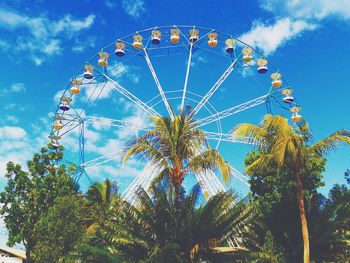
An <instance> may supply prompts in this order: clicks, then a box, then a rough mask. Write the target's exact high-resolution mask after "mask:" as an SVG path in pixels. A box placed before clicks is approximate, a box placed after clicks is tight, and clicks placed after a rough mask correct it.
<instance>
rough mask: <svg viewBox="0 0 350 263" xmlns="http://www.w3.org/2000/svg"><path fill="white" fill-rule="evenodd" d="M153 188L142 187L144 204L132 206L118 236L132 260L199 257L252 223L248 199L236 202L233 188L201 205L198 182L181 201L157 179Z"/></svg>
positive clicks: (193, 259) (191, 259)
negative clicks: (149, 190) (234, 232)
mask: <svg viewBox="0 0 350 263" xmlns="http://www.w3.org/2000/svg"><path fill="white" fill-rule="evenodd" d="M151 194H152V197H151V196H149V195H148V193H147V192H146V191H145V190H143V189H141V190H140V192H139V193H138V196H137V197H138V204H139V206H138V207H134V206H129V208H128V209H127V210H126V212H125V215H126V216H125V219H124V220H123V223H122V224H121V225H119V227H118V229H119V233H118V235H117V236H118V237H115V238H114V240H116V241H117V242H119V245H118V246H117V247H118V250H119V251H121V252H122V254H123V255H124V256H125V257H126V259H127V260H128V262H136V261H137V262H199V258H202V259H203V257H204V256H205V255H206V256H208V255H213V251H212V250H211V249H212V246H213V244H214V246H215V245H216V244H218V243H219V241H220V240H222V239H223V238H225V237H226V235H227V233H228V232H231V231H239V230H238V228H239V227H240V226H241V223H242V221H245V222H248V223H249V221H248V220H249V218H251V209H250V208H249V205H248V204H245V203H244V202H239V203H237V204H236V205H235V206H232V203H234V202H235V201H236V198H237V197H235V196H234V195H232V194H231V193H230V192H220V193H218V194H217V195H215V196H213V197H212V198H211V199H209V200H208V202H207V203H206V204H205V205H203V206H198V202H199V197H200V190H199V186H198V185H196V186H195V187H193V188H192V190H191V192H190V194H189V195H188V196H186V195H185V193H184V192H183V191H182V192H180V196H179V200H178V204H177V207H176V206H175V203H174V200H172V198H169V197H168V195H167V192H166V189H164V188H163V187H160V186H155V185H153V186H152V189H151ZM121 229H122V231H121ZM145 259H147V260H145ZM144 260H145V261H144Z"/></svg>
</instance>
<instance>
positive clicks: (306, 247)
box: [295, 158, 310, 263]
mask: <svg viewBox="0 0 350 263" xmlns="http://www.w3.org/2000/svg"><path fill="white" fill-rule="evenodd" d="M300 162H301V161H300V158H298V161H297V164H296V171H295V182H296V190H297V201H298V205H299V212H300V223H301V232H302V236H303V242H304V263H309V262H310V247H309V231H308V227H307V220H306V213H305V204H304V193H303V184H302V182H301V178H300V174H301V163H300Z"/></svg>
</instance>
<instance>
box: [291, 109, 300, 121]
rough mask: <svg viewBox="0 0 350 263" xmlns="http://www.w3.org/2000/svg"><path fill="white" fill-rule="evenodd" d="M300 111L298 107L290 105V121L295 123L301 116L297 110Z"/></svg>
mask: <svg viewBox="0 0 350 263" xmlns="http://www.w3.org/2000/svg"><path fill="white" fill-rule="evenodd" d="M300 111H301V108H299V107H292V108H290V112H291V113H292V117H291V119H292V121H293V122H295V123H297V122H300V121H301V120H302V119H303V117H302V116H301V115H300V114H299V112H300Z"/></svg>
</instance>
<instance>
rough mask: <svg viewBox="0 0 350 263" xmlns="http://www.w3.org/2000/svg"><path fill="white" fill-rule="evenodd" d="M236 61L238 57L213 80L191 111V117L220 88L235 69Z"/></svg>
mask: <svg viewBox="0 0 350 263" xmlns="http://www.w3.org/2000/svg"><path fill="white" fill-rule="evenodd" d="M237 62H238V58H237V59H235V60H234V61H233V62H232V63H231V64H230V65H229V66H228V68H227V69H226V70H225V72H224V73H223V74H222V75H221V77H220V78H219V79H218V80H217V81H216V82H215V84H214V85H213V86H212V87H211V89H210V90H209V91H208V92H207V94H205V96H204V97H203V98H202V100H201V101H200V102H199V103H198V104H197V106H196V107H195V108H194V109H193V111H192V112H191V117H192V118H193V117H194V116H195V115H196V114H197V113H198V112H199V111H200V109H201V108H202V107H203V106H204V105H205V104H206V103H207V101H208V100H209V99H210V98H211V96H213V94H214V93H215V92H216V91H217V90H218V89H219V88H220V86H221V85H222V84H223V83H224V81H225V80H226V79H227V77H228V76H229V75H230V74H231V73H232V71H233V70H234V69H235V67H236V65H237Z"/></svg>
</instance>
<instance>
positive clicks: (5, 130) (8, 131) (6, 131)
mask: <svg viewBox="0 0 350 263" xmlns="http://www.w3.org/2000/svg"><path fill="white" fill-rule="evenodd" d="M26 135H27V132H26V131H25V130H24V129H22V128H21V127H16V126H4V127H0V138H1V139H2V140H13V139H20V138H23V137H25V136H26ZM1 150H2V151H3V150H4V149H1Z"/></svg>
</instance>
